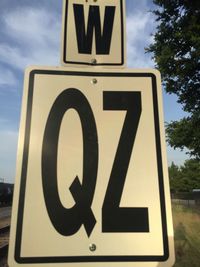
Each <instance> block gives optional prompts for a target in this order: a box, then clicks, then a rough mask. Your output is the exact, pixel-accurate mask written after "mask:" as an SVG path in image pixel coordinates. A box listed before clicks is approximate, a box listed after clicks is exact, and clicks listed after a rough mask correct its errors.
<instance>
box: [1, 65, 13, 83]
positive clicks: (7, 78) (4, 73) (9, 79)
mask: <svg viewBox="0 0 200 267" xmlns="http://www.w3.org/2000/svg"><path fill="white" fill-rule="evenodd" d="M0 73H1V75H0V86H1V85H8V86H9V85H10V86H11V85H15V84H16V83H17V79H16V77H15V75H14V74H13V72H12V71H11V70H9V69H7V68H3V67H1V66H0Z"/></svg>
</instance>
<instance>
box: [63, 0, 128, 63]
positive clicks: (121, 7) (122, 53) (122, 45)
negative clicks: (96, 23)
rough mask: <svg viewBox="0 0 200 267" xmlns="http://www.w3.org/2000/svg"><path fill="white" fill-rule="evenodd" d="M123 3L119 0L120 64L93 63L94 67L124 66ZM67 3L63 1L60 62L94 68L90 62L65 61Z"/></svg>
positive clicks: (67, 1) (66, 0)
mask: <svg viewBox="0 0 200 267" xmlns="http://www.w3.org/2000/svg"><path fill="white" fill-rule="evenodd" d="M123 1H124V0H120V10H121V62H120V63H98V62H97V63H95V66H123V65H124V26H123V25H124V10H123ZM68 3H69V0H65V7H64V10H65V13H64V14H65V17H64V27H63V33H62V35H63V39H64V40H63V44H62V45H63V49H62V60H63V63H64V64H78V65H88V66H94V64H93V63H92V62H91V63H89V62H80V61H68V60H67V38H66V37H67V14H68Z"/></svg>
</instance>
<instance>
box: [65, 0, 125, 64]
mask: <svg viewBox="0 0 200 267" xmlns="http://www.w3.org/2000/svg"><path fill="white" fill-rule="evenodd" d="M62 24H63V29H62V52H61V64H62V65H64V66H65V65H68V64H78V65H95V66H112V67H122V66H124V64H125V58H126V54H125V45H124V44H125V12H124V0H101V1H92V0H88V1H83V0H81V1H80V0H63V23H62Z"/></svg>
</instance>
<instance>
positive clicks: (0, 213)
mask: <svg viewBox="0 0 200 267" xmlns="http://www.w3.org/2000/svg"><path fill="white" fill-rule="evenodd" d="M10 216H11V207H5V208H0V219H3V218H5V217H10Z"/></svg>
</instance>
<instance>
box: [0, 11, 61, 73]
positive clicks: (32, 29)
mask: <svg viewBox="0 0 200 267" xmlns="http://www.w3.org/2000/svg"><path fill="white" fill-rule="evenodd" d="M2 19H3V22H4V27H5V28H4V30H5V33H6V34H7V36H8V37H9V38H12V40H13V42H12V43H14V44H15V46H13V45H11V42H9V43H5V42H4V44H1V45H0V61H1V62H6V63H7V64H10V65H12V67H16V68H19V69H24V68H25V67H26V66H28V65H33V64H37V65H57V64H58V63H59V43H60V29H61V23H59V21H58V18H57V17H55V14H54V13H52V12H48V11H47V10H43V9H36V8H35V9H33V8H32V9H31V8H30V7H24V8H18V9H16V10H14V11H11V12H10V13H6V14H4V16H3V18H2Z"/></svg>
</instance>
